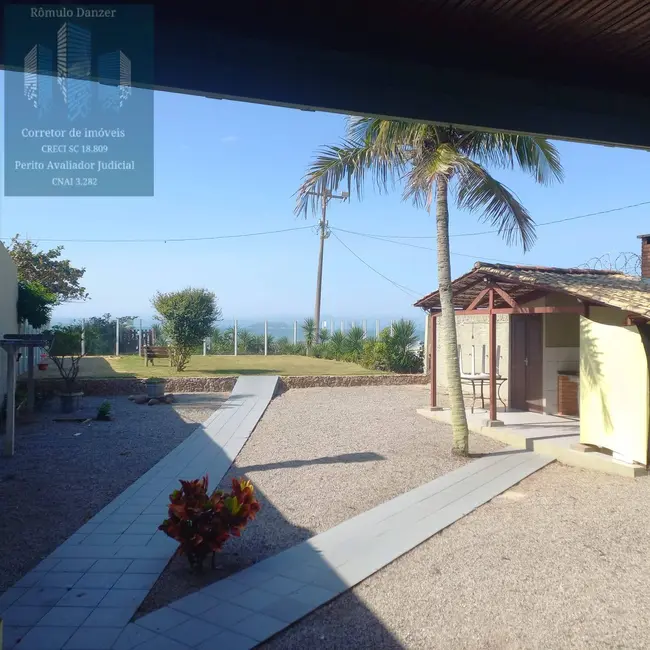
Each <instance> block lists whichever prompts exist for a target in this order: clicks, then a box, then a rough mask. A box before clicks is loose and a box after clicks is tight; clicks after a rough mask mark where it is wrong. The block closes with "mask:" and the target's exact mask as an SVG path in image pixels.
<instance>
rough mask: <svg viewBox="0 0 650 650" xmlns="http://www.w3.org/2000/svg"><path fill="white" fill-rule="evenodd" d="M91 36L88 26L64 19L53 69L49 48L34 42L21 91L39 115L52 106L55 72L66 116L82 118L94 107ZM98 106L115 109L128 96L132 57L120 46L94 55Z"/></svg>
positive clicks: (120, 106)
mask: <svg viewBox="0 0 650 650" xmlns="http://www.w3.org/2000/svg"><path fill="white" fill-rule="evenodd" d="M92 61H93V57H92V38H91V33H90V30H88V29H86V28H84V27H81V26H79V25H75V24H74V23H70V22H66V23H64V24H63V25H62V26H61V27H60V28H59V30H58V32H57V38H56V73H55V71H54V60H53V56H52V51H51V50H50V49H48V48H47V47H45V46H44V45H40V44H37V45H34V47H32V49H31V50H30V51H29V52H28V53H27V55H26V56H25V60H24V94H25V97H26V98H27V100H28V101H29V102H30V103H31V104H32V105H33V107H34V108H35V109H36V110H37V111H38V114H39V117H40V116H43V115H45V114H47V113H49V112H50V111H51V110H52V108H53V106H54V94H55V93H54V75H55V74H56V83H57V85H58V88H59V91H60V93H59V95H58V96H59V100H60V101H63V103H64V105H65V107H66V112H67V115H68V120H70V121H71V122H73V121H75V120H77V119H79V118H85V117H88V115H90V113H91V112H92V110H93V104H94V103H95V102H94V101H93V100H94V97H93V95H94V93H93V85H92ZM97 77H98V79H99V89H98V91H97V98H96V103H97V104H98V106H99V108H100V110H102V111H108V112H113V113H117V112H119V111H120V109H121V108H122V106H124V103H125V102H126V101H127V100H128V98H129V97H130V96H131V60H130V59H129V58H128V57H127V56H126V55H125V54H124V52H122V51H121V50H116V51H113V52H108V53H105V54H101V55H100V56H99V57H97Z"/></svg>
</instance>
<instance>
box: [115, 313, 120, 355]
mask: <svg viewBox="0 0 650 650" xmlns="http://www.w3.org/2000/svg"><path fill="white" fill-rule="evenodd" d="M115 356H116V357H119V356H120V319H119V318H116V319H115Z"/></svg>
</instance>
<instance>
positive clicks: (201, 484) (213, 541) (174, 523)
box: [158, 476, 260, 569]
mask: <svg viewBox="0 0 650 650" xmlns="http://www.w3.org/2000/svg"><path fill="white" fill-rule="evenodd" d="M169 500H170V504H169V512H168V514H169V516H168V518H167V519H165V521H163V522H162V524H161V525H160V526H159V527H158V528H159V530H162V531H164V532H165V533H167V535H169V536H170V537H172V538H173V539H175V540H177V541H178V542H180V546H179V549H178V552H179V553H180V554H185V555H187V558H188V560H189V562H190V566H191V567H193V568H198V569H200V568H202V567H203V562H204V561H205V558H206V557H207V556H208V554H210V553H212V554H213V555H212V557H213V561H214V554H215V553H216V552H217V551H220V550H221V548H222V547H223V545H224V543H225V542H226V541H227V540H228V538H229V537H230V536H234V537H239V536H240V535H241V531H242V530H243V529H244V527H245V526H246V524H247V523H248V522H249V521H251V520H252V519H255V515H256V514H257V513H258V512H259V510H260V504H259V502H258V500H257V499H256V498H255V489H254V488H253V484H252V483H251V482H250V481H248V480H246V479H243V478H240V479H235V478H234V479H233V480H232V492H230V494H226V493H225V492H224V491H223V490H215V491H214V492H213V493H212V494H211V495H209V494H208V477H207V476H204V477H203V478H201V479H196V480H194V481H181V489H180V490H174V492H172V493H171V494H170V495H169Z"/></svg>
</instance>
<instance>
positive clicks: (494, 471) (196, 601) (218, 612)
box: [136, 448, 554, 650]
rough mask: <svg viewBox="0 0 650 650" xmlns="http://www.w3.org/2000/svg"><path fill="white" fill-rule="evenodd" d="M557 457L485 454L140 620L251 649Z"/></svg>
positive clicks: (174, 635)
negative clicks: (213, 631)
mask: <svg viewBox="0 0 650 650" xmlns="http://www.w3.org/2000/svg"><path fill="white" fill-rule="evenodd" d="M553 461H554V459H553V458H551V457H548V456H542V455H540V454H538V453H535V452H533V451H526V450H521V449H515V448H507V449H505V450H502V451H499V452H495V453H494V454H490V455H487V456H484V457H483V458H480V459H478V460H475V461H473V462H471V463H468V464H467V465H464V466H463V467H461V468H459V469H457V470H455V471H453V472H450V473H449V474H446V475H444V476H442V477H440V478H438V479H436V480H434V481H431V482H430V483H427V484H425V485H422V486H421V487H419V488H416V489H415V490H412V491H410V492H408V493H406V494H403V495H400V496H398V497H396V498H395V499H392V500H390V501H387V502H386V503H383V504H381V505H380V506H377V507H376V508H373V509H371V510H369V511H367V512H364V513H362V514H361V515H358V516H357V517H353V518H352V519H349V520H348V521H345V522H343V523H341V524H339V525H338V526H335V527H334V528H331V529H330V530H328V531H326V532H324V533H322V534H320V535H316V536H315V537H313V538H311V539H309V540H307V541H305V542H302V543H300V544H298V545H296V546H294V547H293V548H290V549H288V550H286V551H283V552H282V553H279V554H278V555H276V556H274V557H271V558H268V559H266V560H263V561H261V562H259V563H258V564H256V565H254V566H252V567H250V568H248V569H244V570H243V571H240V572H238V573H236V574H235V575H233V576H230V577H228V578H225V579H224V580H220V581H218V582H216V583H214V584H212V585H209V586H207V587H205V588H203V589H201V590H200V591H198V592H196V593H194V594H191V595H189V596H185V597H184V598H182V599H180V600H178V601H176V602H174V603H171V604H170V605H169V607H168V608H165V609H166V610H167V611H168V612H170V611H175V612H176V613H177V614H178V613H182V614H183V615H184V616H183V618H182V619H181V622H180V624H172V623H169V624H167V617H166V616H165V615H164V614H162V612H164V611H165V610H159V611H157V612H153V613H151V614H148V615H146V616H144V617H142V618H140V619H138V621H136V626H141V627H143V628H144V629H155V630H156V631H158V632H159V634H160V639H168V640H170V641H182V642H185V643H187V645H188V646H190V647H199V648H204V649H206V650H207V649H208V648H218V647H228V648H243V649H248V648H253V647H255V645H257V644H259V643H262V642H263V641H266V640H268V639H269V638H271V637H272V636H274V635H275V634H277V633H278V632H280V631H281V630H283V629H285V628H286V627H288V626H289V625H292V624H293V623H295V622H296V621H298V620H300V619H301V618H303V617H304V616H306V615H307V614H309V613H310V612H312V611H313V610H315V609H317V608H318V607H321V606H322V605H324V604H325V603H327V602H329V601H330V600H332V599H333V598H336V597H337V596H338V595H340V594H342V593H343V592H344V591H346V590H347V589H350V588H351V587H353V586H354V585H356V584H358V583H359V582H361V581H362V580H365V579H366V578H368V577H369V576H370V575H372V574H373V573H375V572H376V571H379V570H380V569H381V568H383V567H385V566H386V565H388V564H390V563H391V562H393V561H394V560H396V559H397V558H398V557H400V556H401V555H403V554H404V553H407V552H408V551H410V550H412V549H413V548H415V547H416V546H418V545H419V544H421V543H422V542H424V541H425V540H427V539H428V538H430V537H431V536H432V535H435V534H436V533H438V532H439V531H441V530H442V529H443V528H446V527H447V526H450V525H451V524H453V523H454V522H455V521H458V519H460V518H462V517H464V516H465V515H467V514H469V513H470V512H472V511H473V510H475V509H476V508H478V507H479V506H481V505H483V504H484V503H486V502H487V501H490V500H491V499H493V498H494V497H496V496H498V495H499V494H501V493H502V492H504V491H505V490H507V489H509V488H511V487H512V486H513V485H515V484H517V483H519V482H520V481H521V480H523V479H524V478H526V477H527V476H530V475H531V474H532V473H534V472H536V471H538V470H539V469H541V468H543V467H545V466H546V465H548V464H549V463H552V462H553ZM161 622H164V625H161ZM198 623H201V624H204V623H209V624H210V625H214V626H216V627H222V628H226V631H225V632H223V634H222V635H219V634H217V635H215V636H214V637H213V638H206V639H205V640H201V641H197V638H198V637H200V636H202V634H207V633H208V632H209V631H210V628H206V627H205V626H204V625H201V626H200V627H198V628H197V629H198V630H203V632H200V631H197V633H196V637H194V636H193V637H192V638H191V639H189V638H188V637H184V635H183V633H182V631H184V630H188V631H189V630H192V629H194V627H193V626H194V625H198ZM179 628H180V629H181V632H179ZM160 639H158V640H157V641H159V640H160ZM150 642H151V644H152V645H151V647H152V648H153V647H154V641H153V640H152V641H150ZM220 642H221V643H224V644H225V645H223V646H222V645H220ZM138 647H139V646H138ZM143 647H144V646H143ZM156 647H157V646H156Z"/></svg>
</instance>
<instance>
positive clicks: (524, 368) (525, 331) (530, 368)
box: [509, 314, 544, 413]
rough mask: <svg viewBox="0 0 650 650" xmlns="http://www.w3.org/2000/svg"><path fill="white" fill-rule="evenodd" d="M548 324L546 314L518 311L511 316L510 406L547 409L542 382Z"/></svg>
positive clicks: (536, 409) (522, 408) (537, 409)
mask: <svg viewBox="0 0 650 650" xmlns="http://www.w3.org/2000/svg"><path fill="white" fill-rule="evenodd" d="M543 334H544V327H543V320H542V314H530V315H522V314H515V315H513V316H512V317H511V319H510V382H509V383H510V406H511V407H512V408H513V409H516V410H519V411H534V412H536V413H542V412H543V410H544V390H543V383H542V373H543V353H544V352H543V348H544V339H543Z"/></svg>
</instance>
